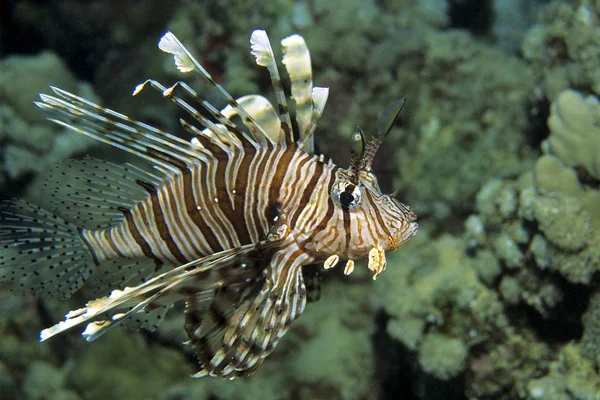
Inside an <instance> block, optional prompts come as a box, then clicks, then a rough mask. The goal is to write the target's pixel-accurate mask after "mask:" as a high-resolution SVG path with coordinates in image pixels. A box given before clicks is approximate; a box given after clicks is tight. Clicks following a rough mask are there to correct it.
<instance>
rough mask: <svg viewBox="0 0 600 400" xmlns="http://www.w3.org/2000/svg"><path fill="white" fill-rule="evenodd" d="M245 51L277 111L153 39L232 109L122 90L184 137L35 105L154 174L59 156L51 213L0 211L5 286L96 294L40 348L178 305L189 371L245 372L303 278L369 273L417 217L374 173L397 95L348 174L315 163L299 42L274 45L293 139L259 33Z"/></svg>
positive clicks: (302, 294)
mask: <svg viewBox="0 0 600 400" xmlns="http://www.w3.org/2000/svg"><path fill="white" fill-rule="evenodd" d="M251 47H252V54H253V55H254V56H255V57H256V62H257V64H258V65H260V66H263V67H266V68H267V69H268V71H269V74H270V76H271V81H272V84H273V88H274V91H275V95H276V99H277V103H278V104H277V107H276V108H274V107H273V106H272V105H271V103H270V102H269V101H268V100H266V99H265V98H264V97H262V96H259V95H247V96H243V97H241V98H238V99H234V98H233V97H232V96H231V95H230V94H229V93H227V92H226V91H225V89H223V88H222V87H221V86H220V85H219V84H218V83H216V82H215V81H214V79H213V78H212V77H211V76H210V74H208V72H207V71H206V70H205V69H204V68H203V67H202V65H200V64H199V63H198V62H197V61H196V59H195V58H194V57H193V56H192V55H191V54H190V52H189V51H188V50H187V49H186V48H185V47H184V46H183V44H181V43H180V42H179V40H177V38H176V37H175V36H174V35H173V34H172V33H170V32H167V33H166V34H165V35H164V36H163V37H162V38H161V40H160V42H159V48H160V49H161V50H163V51H165V52H167V53H170V54H172V55H173V56H174V59H175V64H176V66H177V68H178V69H179V70H180V71H182V72H192V71H195V72H197V73H200V74H201V75H202V76H203V77H204V78H205V79H206V81H207V82H208V83H209V84H210V85H212V86H213V87H214V88H216V90H218V91H219V92H220V93H221V94H222V95H223V97H224V98H225V100H226V101H227V103H228V105H227V107H225V108H224V109H222V110H217V109H215V108H214V107H213V106H212V105H211V104H210V103H208V102H207V101H206V100H204V99H203V98H201V97H200V96H199V95H198V94H197V93H196V92H195V91H194V90H193V89H192V88H191V87H189V86H188V85H187V84H185V83H184V82H177V83H175V84H174V85H173V86H171V87H168V88H167V87H164V86H162V85H161V84H160V83H158V82H156V81H154V80H148V81H146V82H144V83H142V84H140V85H138V86H137V87H136V89H135V91H134V95H136V94H137V93H139V92H140V91H141V90H143V89H144V88H145V87H147V86H150V87H153V88H154V89H157V90H158V91H160V92H161V93H162V95H163V96H164V97H166V98H168V99H170V100H172V101H174V102H175V104H177V105H178V106H179V107H181V108H182V109H183V110H185V111H186V112H187V113H188V114H189V116H190V117H191V120H193V121H194V124H192V123H191V122H188V121H185V120H181V125H182V127H183V129H185V130H186V131H187V132H188V133H189V134H190V135H191V140H189V141H187V140H183V139H180V138H179V137H177V136H174V135H172V134H170V133H168V132H164V131H162V130H160V129H158V128H155V127H153V126H150V125H148V124H145V123H143V122H139V121H136V120H133V119H131V118H129V117H127V116H126V115H123V114H120V113H118V112H116V111H112V110H109V109H106V108H103V107H101V106H99V105H96V104H94V103H92V102H90V101H88V100H85V99H83V98H80V97H78V96H75V95H73V94H71V93H69V92H66V91H64V90H61V89H58V88H52V90H53V94H52V95H46V94H41V95H40V98H41V101H40V102H38V103H36V104H37V105H38V107H39V108H41V109H42V110H43V111H44V112H46V113H48V114H49V116H50V118H49V119H50V120H51V121H53V122H55V123H57V124H59V125H61V126H63V127H65V128H67V129H70V130H72V131H75V132H78V133H80V134H83V135H86V136H89V137H92V138H95V139H97V140H99V141H101V142H104V143H107V144H109V145H112V146H114V147H117V148H119V149H122V150H124V151H127V152H129V153H131V154H134V155H136V156H138V157H139V158H141V159H143V160H145V161H147V162H149V163H150V164H151V165H152V166H153V167H154V169H153V170H152V171H150V172H149V171H147V170H145V169H142V168H140V167H137V166H135V165H133V164H124V165H117V164H113V163H110V162H107V161H103V160H97V159H93V158H85V159H83V160H69V161H65V162H63V163H60V164H58V165H56V166H55V167H53V169H52V170H51V171H50V172H49V173H48V178H47V180H46V183H45V187H44V191H45V193H47V194H48V197H49V199H50V200H49V202H48V203H49V206H48V208H47V209H43V208H40V207H38V206H36V205H33V204H31V203H29V202H26V201H24V200H11V201H7V202H4V203H2V205H1V208H0V245H1V246H2V253H1V255H0V282H1V283H2V284H4V285H8V286H9V287H10V288H11V289H12V290H14V291H16V292H20V293H23V294H28V295H32V296H41V297H54V296H58V297H69V296H70V295H71V294H73V293H74V292H75V291H77V290H78V289H79V288H80V287H81V286H82V285H84V284H86V285H89V286H90V287H91V288H93V290H94V292H95V293H97V294H98V296H100V297H99V298H98V299H95V300H91V301H90V302H88V303H87V304H86V306H85V307H84V308H81V309H79V310H74V311H71V312H70V313H68V314H67V315H66V317H65V321H63V322H59V323H58V324H57V325H55V326H53V327H51V328H48V329H45V330H44V331H42V333H41V339H42V340H46V339H48V338H50V337H52V336H54V335H56V334H59V333H61V332H63V331H65V330H67V329H71V328H73V327H77V326H80V325H82V324H86V325H87V327H86V328H85V330H84V332H83V336H84V337H85V338H86V339H87V340H94V339H95V338H97V337H99V336H100V335H102V334H104V333H105V332H106V331H107V330H108V329H110V328H112V327H114V326H117V325H120V324H123V325H126V326H128V327H131V328H146V329H154V328H156V327H157V326H158V324H159V323H160V322H161V320H162V319H163V317H164V314H165V313H166V312H167V311H168V310H169V309H170V308H171V306H172V305H173V304H174V303H176V302H180V301H182V302H185V304H186V307H185V325H184V329H185V331H186V333H187V335H188V337H189V341H188V344H189V345H191V346H193V348H194V351H195V353H196V355H197V357H198V360H199V362H200V365H201V369H200V371H199V372H198V373H197V374H196V375H195V376H198V377H200V376H205V375H212V376H221V377H228V378H233V377H236V376H240V375H245V374H248V373H251V372H253V371H255V370H256V368H258V366H259V365H260V364H261V363H262V361H263V360H264V359H265V357H267V356H268V355H269V354H270V353H271V352H272V351H273V349H274V348H275V346H276V344H277V342H278V341H279V339H280V338H281V337H282V336H283V335H284V334H285V332H286V331H287V330H288V328H289V327H290V324H291V323H292V322H293V321H294V320H295V319H296V318H298V317H299V316H300V315H301V314H302V312H303V310H304V308H305V305H306V303H307V302H308V301H309V299H310V293H309V292H308V290H307V286H309V287H310V285H307V283H312V282H309V280H311V279H312V277H311V276H309V275H308V272H307V271H304V270H303V267H305V266H307V265H312V264H319V263H321V264H323V265H324V267H325V268H326V269H329V268H333V267H335V265H336V264H338V262H339V260H340V259H342V260H345V268H344V273H345V274H347V275H349V274H351V273H352V271H353V270H354V260H355V259H361V258H367V259H368V266H369V269H370V270H372V271H373V272H374V278H376V277H377V275H378V274H380V273H381V272H382V271H383V270H384V269H385V267H386V265H387V263H386V260H385V252H387V251H390V250H394V249H396V248H397V247H398V246H399V245H401V244H402V243H404V242H405V241H407V240H408V239H409V238H411V237H412V236H414V235H415V234H416V232H417V229H418V226H417V224H416V222H415V218H416V217H415V215H414V214H413V212H412V211H411V210H410V208H409V207H408V206H406V205H404V204H402V203H401V202H399V201H398V200H396V199H394V198H392V197H390V196H387V195H384V194H382V193H381V190H380V189H379V186H378V184H377V179H376V177H375V175H374V174H373V173H372V171H371V163H372V161H373V157H374V156H375V153H376V151H377V148H378V147H379V146H380V145H381V143H382V141H383V139H384V137H385V136H386V135H387V134H388V133H389V131H390V130H391V128H392V125H393V123H394V121H395V119H396V117H397V116H398V114H399V112H400V110H401V108H402V106H403V104H404V99H401V100H399V101H397V102H395V103H393V104H392V105H390V107H388V109H386V110H385V111H384V112H383V113H382V115H381V117H380V118H379V120H378V121H377V129H378V132H377V133H376V134H375V135H374V136H373V138H372V139H371V140H369V141H367V140H366V139H365V135H364V133H363V132H362V130H360V129H357V131H356V132H355V133H354V135H353V136H352V140H351V151H352V162H351V165H350V166H349V168H341V167H339V166H337V165H335V164H334V163H333V162H332V161H331V160H330V159H329V158H328V157H326V156H324V155H316V154H314V145H313V134H314V132H315V129H316V126H317V122H318V120H319V118H320V116H321V114H322V111H323V108H324V107H325V103H326V101H327V97H328V89H327V88H323V87H313V85H312V70H311V66H310V55H309V52H308V49H307V47H306V45H305V43H304V40H303V39H302V37H300V36H299V35H293V36H290V37H288V38H285V39H284V40H283V41H282V48H283V52H284V57H283V64H284V65H285V67H286V70H287V72H288V75H289V77H290V82H291V98H292V99H293V101H294V102H295V105H296V107H295V110H296V113H295V122H296V124H295V126H296V127H297V130H296V131H295V132H294V129H293V128H292V127H293V125H292V123H291V118H290V114H289V112H288V111H287V110H288V106H287V99H286V96H285V94H284V92H283V90H282V84H281V78H280V76H279V71H278V68H277V64H276V62H275V58H274V56H273V51H272V49H271V45H270V43H269V39H268V37H267V35H266V33H265V32H264V31H260V30H257V31H255V32H253V34H252V36H251ZM199 110H200V111H201V112H200V111H199ZM276 110H277V111H276ZM234 117H240V119H241V121H242V122H243V125H244V126H243V127H241V126H238V125H236V124H235V123H234V122H233V118H234ZM198 126H199V127H198ZM65 182H69V183H68V184H66V183H65ZM102 296H104V297H102Z"/></svg>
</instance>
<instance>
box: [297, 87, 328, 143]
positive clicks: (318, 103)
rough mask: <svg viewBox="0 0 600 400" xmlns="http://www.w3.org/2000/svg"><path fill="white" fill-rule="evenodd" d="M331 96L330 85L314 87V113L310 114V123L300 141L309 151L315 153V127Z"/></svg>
mask: <svg viewBox="0 0 600 400" xmlns="http://www.w3.org/2000/svg"><path fill="white" fill-rule="evenodd" d="M328 96H329V88H328V87H320V86H315V87H313V89H312V99H313V110H312V115H311V116H310V124H309V125H308V128H307V129H306V132H305V133H304V135H303V136H302V137H301V138H300V140H299V143H300V147H301V148H302V149H303V150H304V151H306V152H307V153H310V154H314V152H315V137H314V133H315V129H316V128H317V124H318V123H319V119H321V115H322V114H323V110H324V109H325V104H326V103H327V97H328Z"/></svg>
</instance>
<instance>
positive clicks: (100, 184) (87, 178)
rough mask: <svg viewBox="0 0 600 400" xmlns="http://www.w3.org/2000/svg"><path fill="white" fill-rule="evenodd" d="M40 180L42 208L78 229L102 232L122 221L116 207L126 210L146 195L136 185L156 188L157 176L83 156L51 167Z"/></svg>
mask: <svg viewBox="0 0 600 400" xmlns="http://www.w3.org/2000/svg"><path fill="white" fill-rule="evenodd" d="M43 180H44V183H43V185H42V187H41V189H40V200H41V202H42V203H43V204H44V206H45V207H46V208H48V209H49V210H52V211H54V212H56V213H58V214H59V215H60V216H61V217H63V218H65V219H66V220H68V221H69V222H71V223H72V224H73V225H75V226H77V227H79V228H85V229H104V228H106V227H108V226H112V225H115V224H117V223H119V222H120V221H122V220H123V212H122V211H120V210H119V208H127V209H130V208H131V207H133V205H134V204H135V203H136V202H138V201H140V200H142V199H144V198H145V197H146V196H147V195H148V192H147V190H146V189H144V187H143V186H141V185H140V184H142V185H143V184H144V183H148V184H151V185H158V184H160V182H161V176H160V173H158V172H157V171H154V172H153V173H149V172H146V171H144V170H143V169H141V168H139V167H136V166H134V165H131V164H124V165H117V164H114V163H111V162H108V161H104V160H99V159H95V158H92V157H86V158H85V159H83V160H66V161H63V162H60V163H57V164H55V165H54V166H52V167H51V168H50V169H49V171H48V172H46V173H44V175H43Z"/></svg>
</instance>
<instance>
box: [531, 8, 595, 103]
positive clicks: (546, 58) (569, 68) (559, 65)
mask: <svg viewBox="0 0 600 400" xmlns="http://www.w3.org/2000/svg"><path fill="white" fill-rule="evenodd" d="M575 3H577V4H578V5H577V6H575V5H573V4H570V3H568V2H560V1H555V2H552V3H551V4H549V5H548V6H546V7H545V8H544V9H542V11H541V13H540V19H539V21H538V23H537V24H536V25H535V26H534V27H532V28H531V29H530V30H529V32H527V34H526V35H525V38H524V40H523V45H522V51H523V55H524V56H525V58H526V59H527V60H528V61H529V62H530V63H531V65H532V67H533V69H534V71H535V72H536V75H537V76H538V77H539V79H540V80H541V83H542V87H543V89H544V92H545V94H546V96H548V98H549V99H550V100H555V99H556V97H557V96H558V95H559V93H560V92H562V91H563V90H566V89H569V88H576V89H578V90H580V91H583V92H587V93H595V94H596V95H600V30H599V29H598V25H599V24H600V17H599V16H600V5H599V4H598V2H597V1H593V0H590V1H588V0H585V1H578V2H575Z"/></svg>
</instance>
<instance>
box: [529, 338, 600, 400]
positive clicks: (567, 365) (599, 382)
mask: <svg viewBox="0 0 600 400" xmlns="http://www.w3.org/2000/svg"><path fill="white" fill-rule="evenodd" d="M526 396H527V397H526V398H527V399H528V400H538V399H544V400H597V399H598V397H599V396H600V376H599V375H598V372H597V370H596V369H595V368H594V366H593V364H592V362H591V361H590V360H588V359H586V358H583V357H582V356H581V350H580V348H579V346H578V345H576V344H568V345H566V346H564V347H563V348H562V349H561V350H560V352H559V354H558V358H557V359H556V360H555V361H554V362H552V363H551V364H550V371H549V373H548V374H547V375H546V376H544V377H542V378H537V379H532V380H531V382H529V383H528V384H527V388H526Z"/></svg>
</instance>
